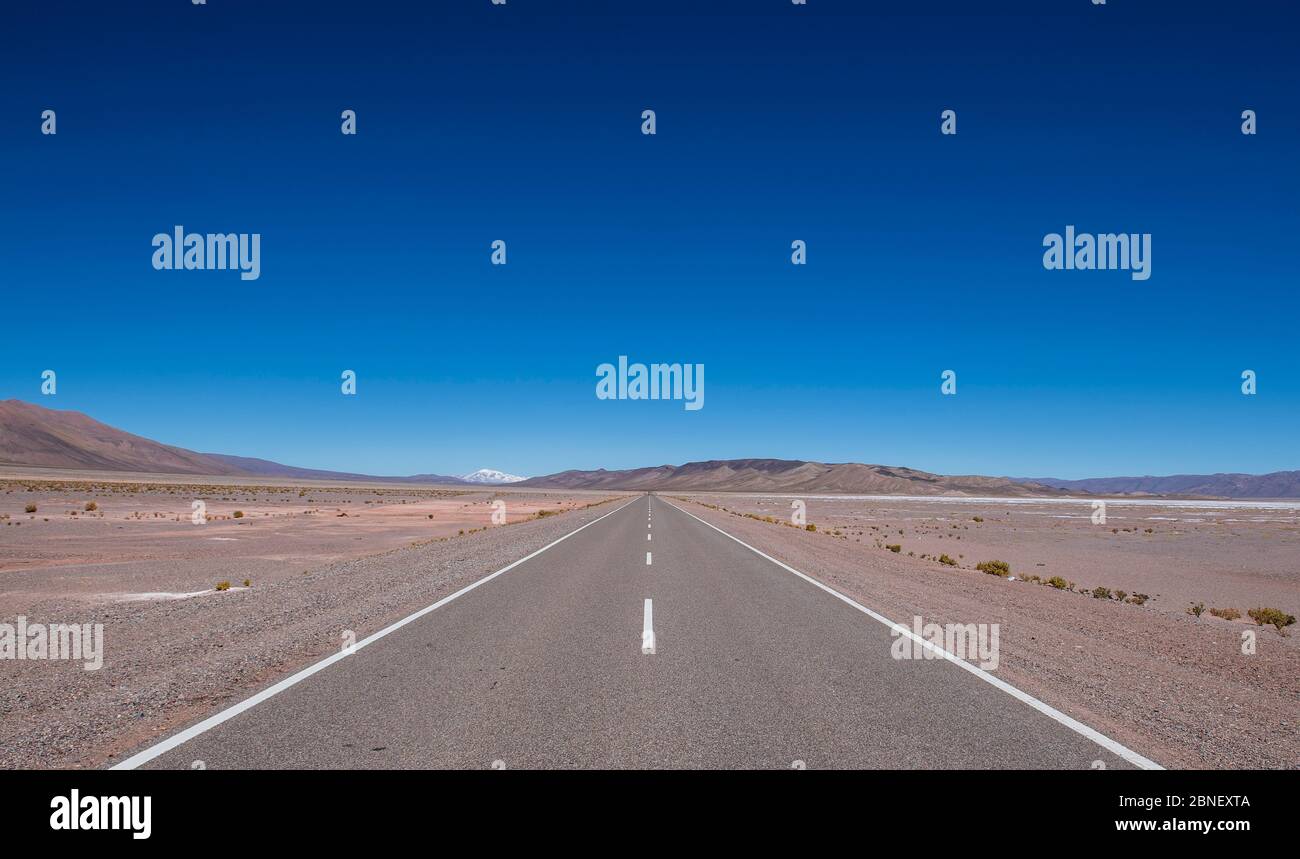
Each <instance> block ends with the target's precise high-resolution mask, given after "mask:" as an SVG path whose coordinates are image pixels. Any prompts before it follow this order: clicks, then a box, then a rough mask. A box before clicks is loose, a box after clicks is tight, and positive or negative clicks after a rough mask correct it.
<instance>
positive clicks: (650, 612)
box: [641, 600, 655, 656]
mask: <svg viewBox="0 0 1300 859" xmlns="http://www.w3.org/2000/svg"><path fill="white" fill-rule="evenodd" d="M641 652H642V653H644V654H646V655H647V656H649V655H651V654H653V653H654V652H655V624H654V608H653V604H652V603H651V601H650V600H646V601H645V619H644V620H643V621H642V622H641Z"/></svg>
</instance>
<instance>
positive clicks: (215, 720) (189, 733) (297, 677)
mask: <svg viewBox="0 0 1300 859" xmlns="http://www.w3.org/2000/svg"><path fill="white" fill-rule="evenodd" d="M636 500H637V499H636V497H635V496H634V497H633V498H632V500H630V501H628V502H627V503H626V504H621V505H619V506H618V507H616V508H614V509H613V510H611V511H609V512H608V513H606V514H605V515H604V516H600V517H598V518H596V519H592V520H591V521H590V522H588V523H587V524H586V525H581V526H579V527H577V528H575V529H573V530H572V531H570V532H569V533H567V534H565V535H564V536H563V537H561V538H559V539H558V540H555V541H554V542H551V543H547V544H546V545H545V546H543V547H542V548H540V549H538V550H537V551H536V552H533V553H532V554H531V555H525V556H524V557H522V558H520V559H519V560H517V561H515V562H514V563H512V564H508V565H507V566H504V567H502V568H501V569H499V570H497V571H496V572H495V573H490V574H488V575H486V576H484V577H483V578H481V579H479V580H478V581H475V582H472V583H470V584H468V585H466V586H465V587H463V588H461V589H460V590H458V591H456V592H455V593H454V594H451V595H450V596H445V597H443V598H442V599H440V600H438V601H437V602H436V603H434V604H433V605H430V606H425V607H424V608H422V609H420V610H419V611H417V612H415V613H414V614H409V615H407V616H406V617H404V618H402V619H401V620H399V621H397V622H396V623H393V624H390V625H389V626H386V627H384V628H383V629H381V630H379V631H378V632H376V633H374V634H373V635H369V636H367V637H366V638H363V639H362V640H361V641H358V642H357V643H356V644H354V645H352V646H351V647H349V648H347V649H345V650H340V651H339V652H338V653H335V654H333V655H332V656H327V657H325V658H324V659H322V660H321V661H320V662H317V663H315V664H314V665H309V666H308V667H306V668H304V669H303V670H301V671H299V672H298V673H297V674H293V675H291V676H289V677H286V678H284V679H283V680H281V681H280V682H279V683H276V684H275V685H274V686H268V687H267V688H265V689H263V690H262V691H261V692H258V693H257V694H256V695H253V696H252V697H251V698H246V699H244V700H243V701H240V702H239V703H238V704H235V705H233V706H231V707H227V708H226V709H224V710H222V711H221V712H220V713H217V714H215V715H213V716H209V717H208V718H206V719H204V720H203V721H202V722H199V723H198V724H197V725H192V726H191V727H188V728H186V729H185V730H183V731H181V732H180V733H178V734H173V735H172V736H170V737H168V738H167V739H165V740H163V741H162V742H160V743H157V744H156V745H153V746H150V747H149V748H147V749H145V750H144V751H142V752H137V753H136V754H134V755H132V756H131V757H129V758H127V759H126V760H124V761H121V762H120V763H116V764H114V765H113V766H111V767H109V769H114V770H133V769H135V768H137V767H139V766H140V765H141V764H145V763H148V762H149V761H151V760H153V759H154V758H156V757H158V756H159V755H162V754H165V753H166V752H169V751H171V750H172V749H174V748H176V747H177V746H179V745H181V744H182V743H187V742H189V741H190V740H192V739H194V738H195V737H197V736H199V735H200V734H203V733H206V732H207V731H210V730H212V729H213V728H215V727H216V726H217V725H220V724H221V723H222V722H226V721H229V720H230V719H233V718H234V717H236V716H238V715H239V714H240V713H242V712H244V711H245V710H251V709H252V708H254V707H256V706H257V705H258V704H260V703H262V702H263V701H265V700H267V699H268V698H271V697H273V696H275V695H278V694H280V693H281V692H283V691H284V690H286V689H288V688H289V687H290V686H296V685H297V684H299V683H301V682H302V681H304V680H306V679H307V678H308V677H310V676H312V675H313V674H315V673H316V672H317V671H322V670H324V669H326V668H328V667H329V666H331V665H333V664H334V663H335V662H338V661H339V660H341V659H346V658H348V657H349V656H351V655H352V654H354V653H356V652H357V651H358V650H360V649H361V648H363V647H365V646H366V645H367V644H374V643H375V642H376V641H378V640H379V639H381V638H383V637H384V636H386V635H388V634H389V633H393V632H396V631H397V630H399V629H401V628H402V627H404V626H406V625H407V624H408V623H411V622H412V621H415V620H419V619H420V618H422V617H424V616H425V615H426V614H428V613H429V612H431V611H436V610H437V609H440V608H442V607H443V606H445V605H446V604H447V603H449V602H451V601H452V600H454V599H456V598H458V597H462V596H464V595H465V594H467V593H469V592H470V591H472V590H474V589H475V588H477V587H478V586H479V585H485V584H487V583H488V582H490V581H492V580H493V579H495V578H496V577H497V576H499V575H502V574H503V573H508V572H509V571H510V570H513V569H514V568H515V567H517V566H519V565H520V564H522V563H523V562H524V561H527V560H530V559H532V558H535V557H537V556H538V555H540V554H541V553H542V552H545V551H546V550H547V549H549V548H551V547H552V546H554V545H556V544H558V543H563V542H564V541H565V540H567V539H569V538H570V537H572V536H573V535H574V534H576V533H578V532H579V531H581V530H582V529H583V528H590V527H591V526H592V525H595V524H596V523H597V522H599V521H600V520H601V519H605V518H606V517H609V516H613V515H614V514H615V513H617V512H618V511H619V510H622V509H623V508H624V507H626V506H628V504H633V503H635V502H636Z"/></svg>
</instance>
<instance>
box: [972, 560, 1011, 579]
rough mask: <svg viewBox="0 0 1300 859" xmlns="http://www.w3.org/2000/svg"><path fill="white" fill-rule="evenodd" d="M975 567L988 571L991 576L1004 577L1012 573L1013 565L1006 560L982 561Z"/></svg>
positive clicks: (984, 571)
mask: <svg viewBox="0 0 1300 859" xmlns="http://www.w3.org/2000/svg"><path fill="white" fill-rule="evenodd" d="M975 569H977V570H979V571H980V572H981V573H988V574H989V575H990V576H1001V577H1002V578H1004V579H1005V578H1006V577H1007V576H1009V575H1011V565H1010V564H1008V563H1007V562H1006V561H980V562H979V563H978V564H976V565H975Z"/></svg>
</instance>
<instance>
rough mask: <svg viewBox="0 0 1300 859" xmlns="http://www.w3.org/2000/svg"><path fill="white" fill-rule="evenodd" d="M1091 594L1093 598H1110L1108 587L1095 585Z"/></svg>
mask: <svg viewBox="0 0 1300 859" xmlns="http://www.w3.org/2000/svg"><path fill="white" fill-rule="evenodd" d="M1092 596H1093V598H1094V599H1099V600H1108V599H1110V588H1103V587H1101V586H1098V587H1095V588H1093V589H1092Z"/></svg>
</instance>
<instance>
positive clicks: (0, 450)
mask: <svg viewBox="0 0 1300 859" xmlns="http://www.w3.org/2000/svg"><path fill="white" fill-rule="evenodd" d="M0 465H5V466H35V467H42V468H56V469H78V470H94V471H129V472H144V473H153V474H192V475H205V476H216V477H269V478H287V479H299V480H356V481H360V480H365V481H387V482H396V483H425V484H440V485H462V486H468V485H500V484H510V485H514V486H521V487H533V488H539V489H562V490H573V489H591V490H657V491H683V492H685V491H733V492H746V491H748V492H781V493H794V492H799V493H844V494H857V495H957V496H963V495H964V496H971V495H993V496H1010V497H1033V496H1053V495H1107V496H1115V495H1134V496H1179V497H1188V496H1191V497H1215V498H1300V471H1278V472H1273V473H1271V474H1262V475H1252V474H1210V475H1196V474H1182V475H1173V476H1169V477H1100V478H1090V479H1085V480H1061V479H1058V478H1050V477H1041V478H1013V477H982V476H978V475H957V476H946V475H941V474H932V473H930V472H926V471H918V470H916V469H913V468H905V467H901V466H888V465H867V464H864V463H857V462H844V463H825V462H810V461H805V460H789V459H723V460H708V461H705V462H688V463H685V464H684V465H659V466H654V467H650V468H634V469H625V470H618V471H611V470H606V469H603V468H602V469H597V470H594V471H562V472H560V473H558V474H550V475H546V476H543V477H533V478H528V479H525V478H522V477H519V476H517V475H513V474H507V473H505V472H501V471H496V470H494V469H487V468H482V469H479V470H478V471H475V472H473V473H471V474H467V475H464V476H463V477H451V476H448V475H440V474H413V475H409V476H402V477H379V476H374V475H367V474H356V473H352V472H344V471H325V470H321V469H314V468H297V467H295V466H291V465H282V464H281V463H278V462H272V461H270V460H266V459H255V458H252V457H245V456H230V455H227V454H220V453H197V452H195V451H192V450H186V449H185V448H181V447H175V446H172V445H167V444H162V443H160V442H156V441H153V440H151V439H147V438H144V437H143V436H138V435H133V434H131V433H128V432H124V431H123V430H119V429H116V428H114V427H111V426H108V425H107V424H103V423H100V422H99V421H96V420H94V419H93V418H90V417H88V416H86V415H84V414H81V413H80V412H73V411H59V410H55V409H47V408H44V407H43V406H38V405H35V404H33V403H27V402H23V401H21V400H13V399H11V400H4V401H0Z"/></svg>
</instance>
